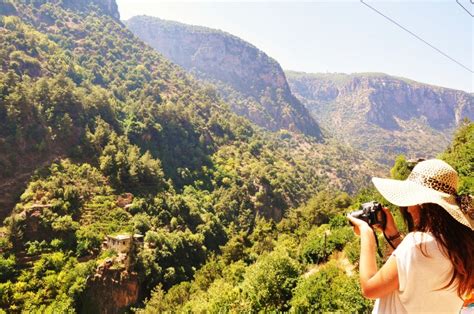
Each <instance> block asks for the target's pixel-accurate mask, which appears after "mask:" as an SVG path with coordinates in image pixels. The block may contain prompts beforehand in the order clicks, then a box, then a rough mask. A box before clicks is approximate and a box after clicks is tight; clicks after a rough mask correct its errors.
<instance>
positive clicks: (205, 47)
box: [124, 16, 322, 140]
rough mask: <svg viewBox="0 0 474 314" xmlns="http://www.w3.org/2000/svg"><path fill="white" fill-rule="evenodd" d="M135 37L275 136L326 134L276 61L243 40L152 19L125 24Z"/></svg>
mask: <svg viewBox="0 0 474 314" xmlns="http://www.w3.org/2000/svg"><path fill="white" fill-rule="evenodd" d="M124 23H125V24H126V25H127V27H129V28H130V29H131V30H132V32H134V33H135V34H136V35H137V36H138V37H139V38H141V39H142V40H144V41H145V42H147V43H148V44H149V45H151V46H152V47H153V48H155V49H156V50H158V51H159V52H160V53H162V54H163V55H164V56H165V57H167V58H169V59H170V60H172V61H173V62H175V63H177V64H178V65H180V66H182V67H184V68H185V69H186V70H188V71H189V72H191V73H193V74H194V75H196V76H197V77H198V78H199V79H202V80H204V81H207V82H209V83H211V84H213V85H215V86H217V88H218V90H219V92H220V94H221V96H222V97H223V98H224V100H226V101H227V102H228V103H229V104H230V105H231V107H232V109H233V111H234V112H236V113H238V114H239V115H243V116H245V117H247V118H249V119H250V120H251V121H253V122H254V123H256V124H258V125H260V126H263V127H265V128H267V129H269V130H271V131H277V130H279V129H288V130H291V131H300V132H302V133H304V134H307V135H311V136H314V137H316V138H318V139H319V140H321V139H322V134H321V132H320V130H319V126H318V125H317V123H316V122H315V121H314V120H313V119H312V118H311V117H310V116H309V114H308V112H307V110H306V108H305V107H304V106H303V105H302V104H301V103H300V102H299V101H298V100H297V99H296V98H295V97H294V96H293V95H292V94H291V91H290V89H289V85H288V82H287V80H286V77H285V74H284V72H283V70H282V68H281V66H280V65H279V64H278V62H277V61H276V60H274V59H273V58H271V57H269V56H268V55H267V54H265V53H264V52H263V51H261V50H259V49H258V48H257V47H255V46H254V45H252V44H250V43H248V42H246V41H244V40H242V39H241V38H239V37H237V36H234V35H232V34H229V33H227V32H223V31H221V30H215V29H211V28H207V27H202V26H194V25H187V24H184V23H180V22H174V21H167V20H163V19H159V18H155V17H149V16H136V17H132V18H131V19H129V20H127V21H124Z"/></svg>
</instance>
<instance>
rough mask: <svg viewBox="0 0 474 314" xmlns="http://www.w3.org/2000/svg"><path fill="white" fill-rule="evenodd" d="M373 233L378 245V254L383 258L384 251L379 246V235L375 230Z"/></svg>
mask: <svg viewBox="0 0 474 314" xmlns="http://www.w3.org/2000/svg"><path fill="white" fill-rule="evenodd" d="M372 231H373V232H374V237H375V243H376V244H377V253H378V254H379V256H380V258H383V254H382V251H381V250H380V246H379V238H377V233H376V232H375V230H374V229H372Z"/></svg>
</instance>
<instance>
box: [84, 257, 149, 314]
mask: <svg viewBox="0 0 474 314" xmlns="http://www.w3.org/2000/svg"><path fill="white" fill-rule="evenodd" d="M139 300H140V280H139V276H138V274H137V273H134V272H129V271H127V270H125V269H123V268H118V269H113V268H111V267H110V268H109V267H104V266H101V267H99V269H98V270H97V272H96V274H95V275H94V276H93V277H90V278H89V279H88V281H87V289H86V291H85V292H84V295H83V297H82V300H81V310H80V312H81V313H107V314H112V313H125V312H126V310H127V309H128V308H129V307H130V306H131V305H133V304H136V303H137V302H138V301H139Z"/></svg>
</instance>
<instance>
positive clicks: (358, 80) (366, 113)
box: [286, 71, 474, 164]
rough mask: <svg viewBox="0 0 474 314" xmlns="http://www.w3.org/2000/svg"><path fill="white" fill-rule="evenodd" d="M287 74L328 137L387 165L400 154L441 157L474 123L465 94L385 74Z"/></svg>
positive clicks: (473, 100) (472, 103)
mask: <svg viewBox="0 0 474 314" xmlns="http://www.w3.org/2000/svg"><path fill="white" fill-rule="evenodd" d="M286 75H287V77H288V81H289V84H290V87H291V90H292V92H293V93H294V94H295V95H296V97H298V99H300V101H301V102H302V103H303V104H304V105H305V106H306V107H307V108H308V110H309V111H310V112H311V113H312V114H313V116H314V117H316V118H317V119H318V121H319V123H320V124H321V126H322V127H323V129H324V130H325V131H326V132H328V133H329V134H332V135H334V136H336V137H337V138H338V139H339V140H340V141H342V142H345V143H347V144H349V145H351V146H352V147H354V148H356V149H360V150H363V151H364V152H365V153H366V154H367V155H368V156H371V157H372V158H374V160H377V161H378V162H382V163H385V164H390V163H391V162H392V160H393V159H394V158H395V157H396V156H397V155H398V154H405V155H407V156H408V157H409V158H418V157H422V158H432V157H434V156H436V155H437V154H439V153H440V152H442V151H444V150H445V149H446V147H447V145H448V143H449V142H450V141H451V138H452V136H453V132H454V130H455V129H456V128H457V127H458V126H459V125H460V123H461V122H462V120H463V119H464V118H469V119H471V120H472V119H474V97H473V95H472V94H468V93H466V92H463V91H458V90H453V89H448V88H442V87H438V86H431V85H427V84H422V83H419V82H415V81H411V80H408V79H404V78H397V77H393V76H389V75H386V74H380V73H367V74H363V73H362V74H351V75H347V74H337V73H334V74H331V73H327V74H311V73H300V72H291V71H287V72H286Z"/></svg>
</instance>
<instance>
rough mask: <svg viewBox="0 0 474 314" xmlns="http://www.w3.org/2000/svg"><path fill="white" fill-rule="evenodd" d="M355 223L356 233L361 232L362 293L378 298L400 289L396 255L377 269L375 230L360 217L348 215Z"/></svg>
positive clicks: (360, 268) (360, 264)
mask: <svg viewBox="0 0 474 314" xmlns="http://www.w3.org/2000/svg"><path fill="white" fill-rule="evenodd" d="M348 219H349V220H350V221H351V222H352V224H353V225H354V231H355V233H356V234H360V261H359V275H360V286H361V289H362V294H363V295H364V296H365V297H366V298H370V299H376V298H380V297H383V296H385V295H387V294H389V293H390V292H392V291H395V290H397V289H398V269H397V261H396V259H395V257H394V256H392V257H390V258H389V259H388V261H387V262H386V263H385V264H384V265H383V267H382V268H381V269H380V270H379V271H377V261H376V258H375V250H376V244H375V238H374V232H373V230H372V228H370V227H369V225H368V224H367V223H366V222H365V221H363V220H360V219H357V218H354V217H351V216H348Z"/></svg>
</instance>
